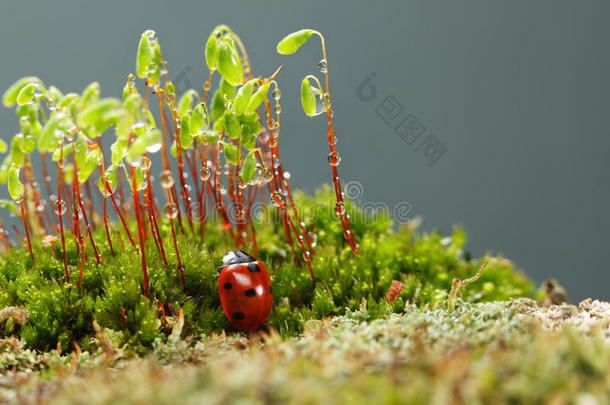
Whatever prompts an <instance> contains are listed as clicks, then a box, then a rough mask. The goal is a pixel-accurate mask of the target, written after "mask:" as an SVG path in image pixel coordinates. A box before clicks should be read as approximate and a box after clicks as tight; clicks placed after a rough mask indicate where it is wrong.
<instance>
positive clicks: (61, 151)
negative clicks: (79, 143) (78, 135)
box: [51, 143, 72, 162]
mask: <svg viewBox="0 0 610 405" xmlns="http://www.w3.org/2000/svg"><path fill="white" fill-rule="evenodd" d="M71 153H72V144H71V143H69V144H67V145H64V147H63V148H57V149H55V150H54V151H53V154H52V155H51V159H52V160H53V161H54V162H59V158H60V157H62V156H63V158H64V159H65V158H66V157H67V156H69V155H70V154H71Z"/></svg>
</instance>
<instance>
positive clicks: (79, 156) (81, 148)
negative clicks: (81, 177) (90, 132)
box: [74, 133, 88, 169]
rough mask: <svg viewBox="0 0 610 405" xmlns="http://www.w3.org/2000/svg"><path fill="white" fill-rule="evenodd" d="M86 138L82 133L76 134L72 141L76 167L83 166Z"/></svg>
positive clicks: (85, 155) (85, 158) (85, 154)
mask: <svg viewBox="0 0 610 405" xmlns="http://www.w3.org/2000/svg"><path fill="white" fill-rule="evenodd" d="M87 149H88V147H87V138H85V136H84V135H83V134H80V133H79V134H78V136H77V137H76V141H74V161H75V162H76V166H78V169H80V168H81V166H83V165H84V164H85V162H86V160H87Z"/></svg>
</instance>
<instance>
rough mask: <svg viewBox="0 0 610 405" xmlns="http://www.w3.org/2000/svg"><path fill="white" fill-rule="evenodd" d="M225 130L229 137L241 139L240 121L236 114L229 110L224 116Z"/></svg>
mask: <svg viewBox="0 0 610 405" xmlns="http://www.w3.org/2000/svg"><path fill="white" fill-rule="evenodd" d="M224 121H225V129H226V132H227V135H229V137H230V138H232V139H239V138H240V137H241V125H240V124H239V120H238V119H237V117H236V116H235V113H233V111H231V110H227V111H226V112H225V115H224Z"/></svg>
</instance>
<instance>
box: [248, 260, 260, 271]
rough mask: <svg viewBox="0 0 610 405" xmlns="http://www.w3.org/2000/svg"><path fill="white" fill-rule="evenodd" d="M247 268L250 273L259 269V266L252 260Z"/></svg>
mask: <svg viewBox="0 0 610 405" xmlns="http://www.w3.org/2000/svg"><path fill="white" fill-rule="evenodd" d="M248 270H250V272H251V273H256V272H258V271H261V268H260V267H258V264H256V262H252V263H248Z"/></svg>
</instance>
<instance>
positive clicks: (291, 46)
mask: <svg viewBox="0 0 610 405" xmlns="http://www.w3.org/2000/svg"><path fill="white" fill-rule="evenodd" d="M312 35H313V30H310V29H304V30H300V31H297V32H293V33H292V34H288V35H286V36H285V37H284V39H282V40H281V41H280V42H279V43H278V44H277V52H278V53H280V54H282V55H289V54H291V53H295V52H296V51H297V50H298V49H299V48H300V47H301V45H303V44H304V43H305V42H307V40H308V39H309V37H311V36H312Z"/></svg>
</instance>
